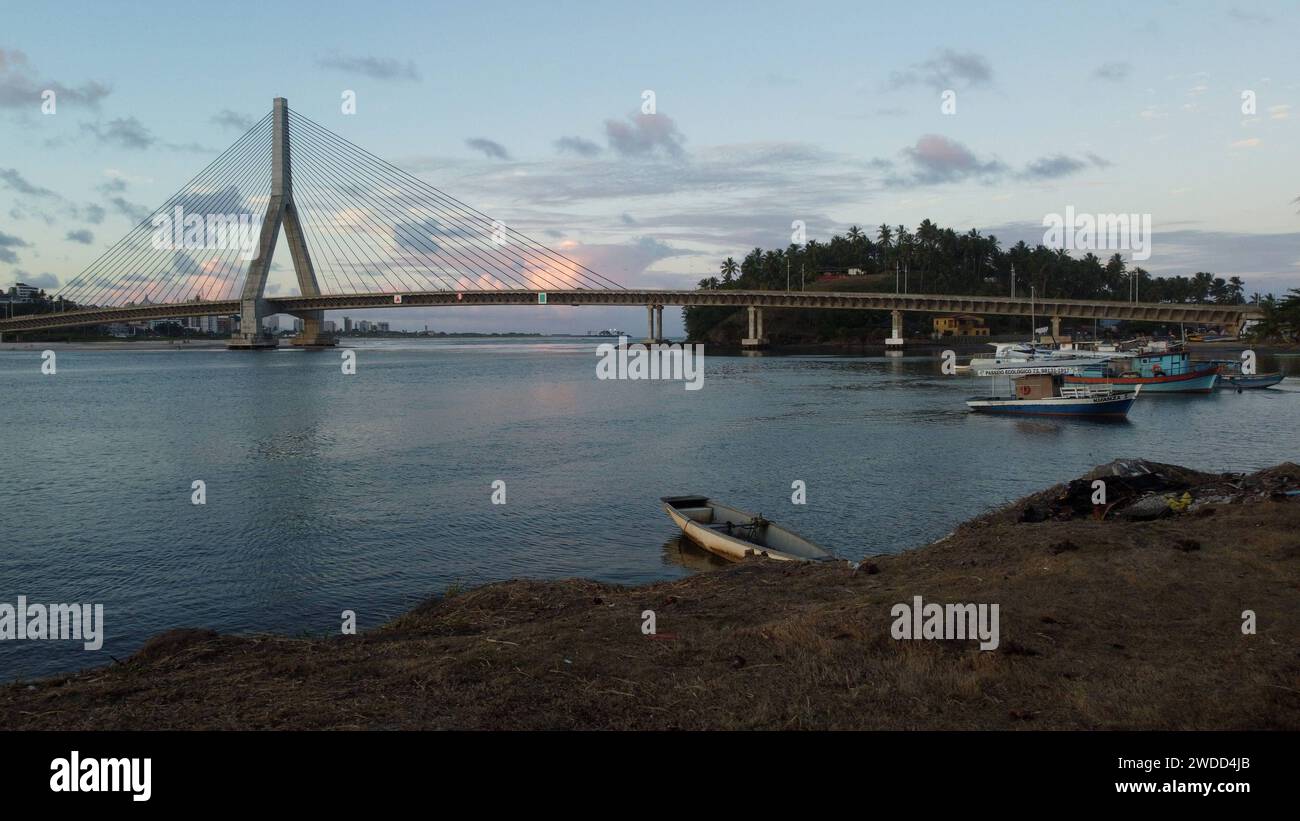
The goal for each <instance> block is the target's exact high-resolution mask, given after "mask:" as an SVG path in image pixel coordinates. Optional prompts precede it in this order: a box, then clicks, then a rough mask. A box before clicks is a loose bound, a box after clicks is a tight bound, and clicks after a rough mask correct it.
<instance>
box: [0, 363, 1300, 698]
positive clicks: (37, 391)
mask: <svg viewBox="0 0 1300 821" xmlns="http://www.w3.org/2000/svg"><path fill="white" fill-rule="evenodd" d="M595 346H596V342H595V341H578V340H567V341H564V340H537V341H522V342H521V341H518V340H512V341H499V340H473V341H455V340H446V341H413V342H393V341H369V342H360V343H358V345H357V346H356V355H357V362H356V366H357V367H356V373H355V374H352V375H345V374H343V373H342V368H341V367H340V363H341V355H340V353H339V352H338V351H331V352H325V353H305V352H301V351H291V350H283V351H277V352H273V353H258V354H250V353H233V352H227V351H224V350H211V349H195V350H184V351H111V352H109V351H77V350H61V351H60V352H59V353H58V360H57V367H58V370H57V373H56V374H54V375H43V374H42V373H41V369H40V366H41V359H40V352H39V351H7V352H4V353H0V430H3V451H2V452H0V453H2V455H0V464H2V465H3V468H2V469H0V604H2V603H6V602H7V603H9V604H11V605H14V604H16V603H17V597H18V596H20V595H23V596H26V597H27V600H28V601H29V602H45V603H52V602H58V603H73V602H81V603H99V604H103V606H104V620H105V624H106V629H105V640H104V646H103V648H102V649H101V650H99V651H97V652H87V651H84V650H83V649H82V645H81V643H79V642H73V641H57V642H55V641H30V640H29V641H0V679H3V680H12V679H14V678H20V677H31V676H37V675H46V674H50V673H55V672H61V671H69V670H76V669H79V668H82V667H87V666H94V665H99V664H105V663H109V662H110V661H111V658H110V656H111V657H116V658H118V659H123V658H125V657H126V656H127V655H129V654H130V653H131V652H133V651H134V650H135V649H137V648H138V647H139V646H140V644H141V643H142V642H143V641H144V640H145V639H146V638H147V637H149V636H150V635H153V634H155V633H157V632H160V631H162V630H165V629H168V628H171V627H178V626H191V627H210V628H213V629H216V630H220V631H227V632H269V633H279V634H289V635H301V634H316V635H320V634H326V633H332V632H333V633H337V632H338V630H339V626H340V614H341V612H342V611H343V610H353V611H355V613H356V616H357V623H358V626H359V628H360V629H363V630H364V629H368V628H373V627H376V626H378V625H380V624H382V623H383V622H384V621H386V620H387V619H389V618H391V617H393V616H395V615H397V614H399V613H401V612H402V611H404V610H406V609H408V608H410V607H411V606H412V605H414V604H416V603H417V602H419V601H421V600H423V599H425V598H427V597H429V596H431V595H433V594H436V593H440V592H442V591H444V590H446V589H447V588H448V587H449V586H451V585H461V586H465V585H474V584H479V583H482V582H487V581H492V580H499V579H507V578H512V577H531V578H556V577H569V576H582V577H588V578H594V579H600V580H604V581H610V582H621V583H636V582H644V581H649V580H657V579H668V578H674V577H677V576H682V575H685V574H688V573H692V572H697V570H698V569H699V568H702V567H707V566H708V563H709V562H708V559H707V557H706V556H704V555H702V554H700V553H698V552H697V551H695V550H693V549H690V548H684V547H683V546H681V545H680V544H679V541H678V539H677V538H676V537H675V533H674V528H673V526H672V524H671V522H670V521H669V520H668V518H667V516H666V515H665V514H664V513H663V512H662V510H661V509H660V508H659V503H658V499H659V497H660V496H663V495H676V494H683V493H707V494H709V495H713V496H716V497H718V498H720V499H723V500H726V501H729V502H731V503H733V504H735V505H737V506H738V507H742V508H745V509H748V510H751V511H756V512H761V513H763V514H764V515H765V516H767V517H768V518H770V519H774V520H776V521H779V522H781V523H783V524H787V525H790V526H792V527H793V528H794V529H795V530H797V531H799V532H801V533H803V534H804V535H805V536H808V537H810V538H812V539H813V540H814V541H817V542H819V543H821V544H822V545H824V546H826V547H828V548H829V549H831V550H832V551H834V552H835V553H836V554H837V555H840V556H843V557H845V558H850V559H854V560H857V559H859V558H861V557H863V556H864V555H868V554H874V553H892V552H897V551H901V550H905V549H907V548H909V547H914V546H918V545H922V544H925V543H927V542H929V541H931V540H933V539H935V538H938V537H939V536H942V535H943V534H944V533H946V532H948V531H949V530H951V529H952V527H953V526H954V525H956V524H958V523H959V522H961V521H963V520H965V519H967V518H969V517H971V516H972V515H975V514H977V513H979V512H981V511H984V510H987V509H989V508H991V507H994V506H996V505H999V504H1001V503H1003V502H1006V501H1009V500H1011V499H1014V498H1017V497H1019V496H1022V495H1024V494H1026V493H1029V492H1032V491H1035V490H1039V489H1041V488H1043V487H1045V486H1047V485H1050V484H1052V483H1055V482H1059V481H1063V480H1066V479H1070V478H1073V477H1075V476H1078V475H1079V474H1081V473H1083V472H1085V471H1087V470H1088V469H1089V468H1091V467H1092V466H1094V465H1097V464H1099V463H1102V462H1107V461H1109V460H1111V459H1115V458H1119V457H1143V458H1147V459H1151V460H1158V461H1165V462H1174V463H1178V464H1183V465H1187V466H1190V467H1196V468H1202V469H1208V470H1249V469H1254V468H1259V467H1263V466H1267V465H1271V464H1276V463H1277V462H1281V461H1284V460H1292V461H1300V436H1297V431H1300V358H1297V357H1294V356H1293V357H1283V358H1270V357H1261V359H1260V369H1261V370H1269V369H1275V368H1278V367H1281V368H1282V369H1283V370H1285V371H1287V372H1288V373H1289V374H1290V378H1289V379H1288V380H1287V381H1286V382H1284V383H1283V384H1282V386H1280V387H1279V388H1274V389H1272V390H1267V391H1248V392H1245V393H1241V394H1236V393H1228V392H1221V393H1217V394H1215V395H1212V396H1187V397H1183V396H1164V397H1159V396H1150V397H1148V396H1147V395H1143V397H1142V398H1141V399H1140V400H1139V401H1138V403H1137V404H1136V405H1135V406H1134V408H1133V410H1132V412H1131V414H1130V417H1129V420H1128V421H1127V422H1124V423H1119V424H1106V423H1097V422H1086V421H1071V420H1050V419H1045V420H1034V421H1030V420H1012V419H1006V418H996V417H983V416H976V415H972V414H970V413H968V412H967V410H966V408H965V405H964V404H963V402H962V400H963V399H965V398H966V397H967V396H970V395H972V394H975V393H979V392H980V389H981V387H983V386H977V385H975V384H972V380H971V378H970V377H945V376H942V375H941V374H940V371H939V367H938V360H937V359H936V358H935V357H934V356H933V355H909V356H904V357H884V356H879V357H861V356H857V357H848V356H710V357H708V358H707V360H706V365H705V374H706V376H705V381H704V387H703V389H701V390H698V391H688V390H685V389H684V386H683V384H682V383H681V382H667V381H657V382H650V381H635V382H634V381H610V380H598V379H597V378H596V362H597V356H596V352H595ZM196 480H198V481H202V482H203V483H204V485H205V492H206V504H203V505H195V504H193V503H192V497H193V495H194V490H193V489H192V488H193V483H194V482H195V481H196ZM498 481H499V482H504V483H505V484H504V488H505V504H493V500H492V496H493V483H494V482H498ZM795 481H803V482H804V483H805V484H806V487H807V504H806V505H794V504H792V503H791V494H792V490H791V487H792V483H793V482H795ZM497 487H500V485H498V486H497Z"/></svg>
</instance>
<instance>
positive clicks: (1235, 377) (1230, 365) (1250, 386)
mask: <svg viewBox="0 0 1300 821" xmlns="http://www.w3.org/2000/svg"><path fill="white" fill-rule="evenodd" d="M1205 364H1215V365H1218V366H1219V382H1218V385H1217V387H1219V388H1220V389H1222V390H1237V391H1240V390H1257V389H1259V388H1271V387H1273V386H1274V385H1276V384H1277V383H1279V382H1281V381H1282V379H1283V378H1284V377H1283V376H1282V372H1281V371H1273V372H1272V373H1243V372H1242V370H1241V363H1240V362H1238V361H1237V360H1234V359H1216V360H1214V361H1213V362H1212V363H1205Z"/></svg>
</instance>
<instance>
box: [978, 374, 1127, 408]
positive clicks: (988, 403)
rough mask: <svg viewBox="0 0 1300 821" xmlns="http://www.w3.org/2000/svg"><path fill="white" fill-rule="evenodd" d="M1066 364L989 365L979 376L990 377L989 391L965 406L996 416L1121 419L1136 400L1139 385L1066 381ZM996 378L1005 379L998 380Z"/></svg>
mask: <svg viewBox="0 0 1300 821" xmlns="http://www.w3.org/2000/svg"><path fill="white" fill-rule="evenodd" d="M1071 372H1072V369H1071V368H1070V367H1069V366H1068V365H1031V364H1026V365H1024V366H1019V367H1002V368H992V369H988V370H984V371H980V372H979V374H978V375H979V376H989V377H992V381H993V389H992V390H991V391H990V395H986V396H972V397H971V398H970V399H968V400H966V407H968V408H970V409H971V410H972V411H974V412H975V413H989V414H997V415H1000V416H1072V417H1083V418H1090V419H1123V418H1124V417H1125V416H1127V415H1128V412H1129V408H1131V407H1133V403H1134V402H1135V401H1137V398H1138V393H1140V392H1141V390H1142V389H1141V387H1140V386H1139V387H1138V388H1137V390H1135V391H1133V392H1132V393H1124V392H1120V391H1118V390H1116V389H1115V388H1114V387H1112V386H1110V385H1104V384H1103V385H1071V384H1068V382H1067V380H1068V379H1069V376H1068V375H1069V374H1070V373H1071ZM999 379H1002V380H1005V381H1004V382H1003V383H1002V384H999Z"/></svg>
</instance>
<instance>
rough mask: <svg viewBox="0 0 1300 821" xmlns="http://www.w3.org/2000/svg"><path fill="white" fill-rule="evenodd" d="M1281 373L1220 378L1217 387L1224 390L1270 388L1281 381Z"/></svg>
mask: <svg viewBox="0 0 1300 821" xmlns="http://www.w3.org/2000/svg"><path fill="white" fill-rule="evenodd" d="M1282 378H1283V377H1282V374H1281V373H1258V374H1253V375H1251V376H1222V377H1220V378H1219V385H1218V386H1219V387H1220V388H1223V389H1224V390H1237V389H1251V390H1253V389H1256V388H1271V387H1273V386H1274V385H1276V384H1277V383H1279V382H1281V381H1282Z"/></svg>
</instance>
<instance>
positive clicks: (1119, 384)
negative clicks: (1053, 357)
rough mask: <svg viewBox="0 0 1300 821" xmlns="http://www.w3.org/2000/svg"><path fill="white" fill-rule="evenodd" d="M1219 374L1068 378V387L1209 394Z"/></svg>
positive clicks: (1130, 391)
mask: <svg viewBox="0 0 1300 821" xmlns="http://www.w3.org/2000/svg"><path fill="white" fill-rule="evenodd" d="M1218 378H1219V375H1218V374H1217V373H1213V372H1210V373H1205V372H1200V373H1183V374H1177V375H1174V376H1074V375H1071V376H1066V377H1065V384H1067V385H1109V386H1110V388H1111V390H1113V391H1115V392H1116V393H1132V392H1134V391H1136V390H1137V389H1138V388H1141V389H1142V392H1143V393H1209V392H1210V391H1212V390H1214V385H1215V382H1216V381H1217V380H1218Z"/></svg>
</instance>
